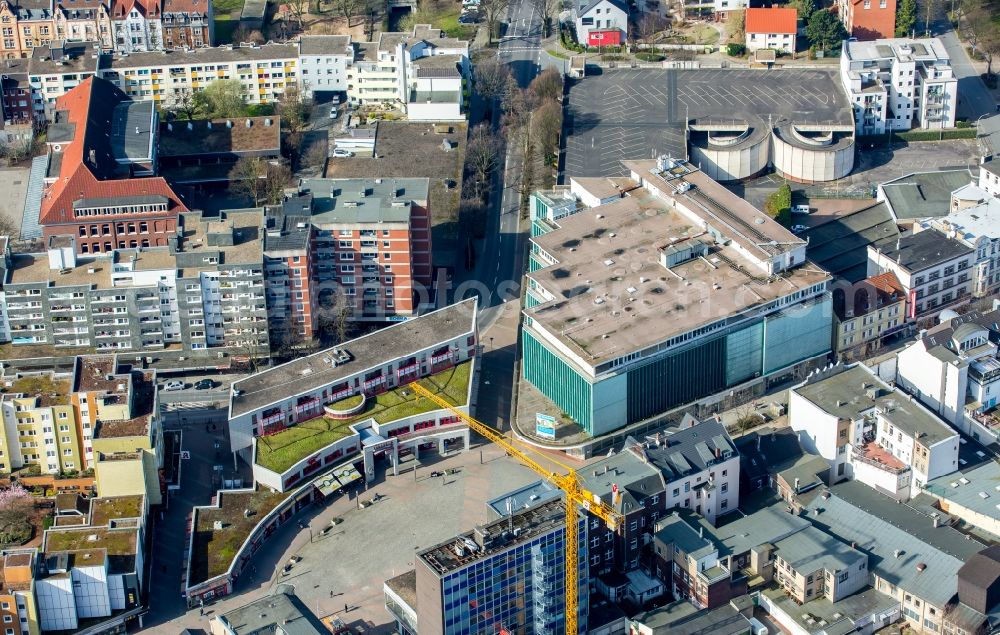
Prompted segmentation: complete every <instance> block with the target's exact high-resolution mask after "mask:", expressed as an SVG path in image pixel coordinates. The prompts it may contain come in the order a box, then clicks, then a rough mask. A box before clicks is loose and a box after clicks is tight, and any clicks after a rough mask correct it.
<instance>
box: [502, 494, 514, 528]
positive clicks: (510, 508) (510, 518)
mask: <svg viewBox="0 0 1000 635" xmlns="http://www.w3.org/2000/svg"><path fill="white" fill-rule="evenodd" d="M504 505H505V506H506V507H507V531H510V532H513V531H514V497H512V496H508V497H507V500H505V501H504Z"/></svg>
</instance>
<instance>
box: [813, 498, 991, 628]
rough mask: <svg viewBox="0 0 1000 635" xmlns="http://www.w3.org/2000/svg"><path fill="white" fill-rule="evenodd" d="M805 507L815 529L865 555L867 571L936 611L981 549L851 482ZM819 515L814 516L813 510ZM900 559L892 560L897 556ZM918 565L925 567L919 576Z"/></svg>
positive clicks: (928, 518)
mask: <svg viewBox="0 0 1000 635" xmlns="http://www.w3.org/2000/svg"><path fill="white" fill-rule="evenodd" d="M830 491H831V494H830V496H829V497H827V498H823V497H821V496H817V497H816V498H814V499H813V500H812V501H811V502H810V503H809V504H808V506H807V509H808V510H809V512H810V513H809V518H810V520H811V521H812V522H813V524H815V525H816V526H817V527H819V528H821V529H823V530H825V531H828V532H829V533H831V534H833V535H835V536H837V537H838V538H840V539H841V540H843V541H844V542H853V543H855V544H856V545H857V548H858V549H860V550H861V551H864V552H865V553H867V554H868V555H869V561H868V568H869V569H870V570H871V571H873V572H875V573H877V574H878V575H879V576H880V577H882V578H884V579H886V580H888V581H889V582H890V583H892V584H894V585H896V586H898V587H900V588H901V589H903V590H904V591H906V592H907V593H911V594H913V595H915V596H917V597H919V598H921V599H923V600H925V601H927V602H929V603H931V604H933V605H934V606H937V607H939V608H940V607H943V606H944V605H945V604H947V603H948V602H949V601H951V599H952V598H953V597H954V596H955V594H956V592H957V589H958V570H959V569H960V568H961V567H962V565H963V564H964V563H965V562H966V561H967V560H968V559H969V558H971V557H972V556H973V555H974V554H975V553H977V552H978V551H979V550H981V549H982V548H983V545H982V544H981V543H979V542H978V541H976V540H971V539H966V538H965V536H964V535H963V534H961V533H959V532H958V531H956V530H955V529H953V528H951V527H948V526H941V527H934V526H933V522H932V519H931V518H930V517H928V516H925V515H924V514H922V513H920V512H918V511H916V510H915V509H913V508H911V507H909V506H907V505H904V504H897V503H896V501H894V500H893V499H891V498H889V497H888V496H884V495H882V494H879V493H878V492H876V491H875V490H873V489H871V488H869V487H867V486H865V485H864V484H862V483H858V482H856V481H847V482H846V483H841V484H840V485H836V486H834V487H833V488H831V490H830ZM817 509H818V510H820V513H819V515H813V513H812V512H813V511H814V510H817ZM897 551H898V552H899V555H898V556H897V555H896V552H897ZM918 564H923V565H925V567H924V569H923V570H922V571H921V570H919V569H918V568H917V565H918Z"/></svg>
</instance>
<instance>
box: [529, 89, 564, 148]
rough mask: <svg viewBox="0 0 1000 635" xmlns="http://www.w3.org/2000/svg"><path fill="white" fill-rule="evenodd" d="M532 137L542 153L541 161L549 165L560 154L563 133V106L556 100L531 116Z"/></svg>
mask: <svg viewBox="0 0 1000 635" xmlns="http://www.w3.org/2000/svg"><path fill="white" fill-rule="evenodd" d="M531 126H532V128H533V131H532V136H533V137H534V138H535V141H536V143H537V146H538V150H539V151H540V152H541V159H542V161H543V162H544V163H545V164H549V163H550V162H551V161H552V159H553V158H554V157H555V156H557V153H558V152H559V133H560V132H561V131H562V106H560V105H559V102H557V101H554V100H551V99H550V100H547V101H545V102H543V103H542V105H540V106H539V107H538V109H537V110H535V112H534V113H532V115H531Z"/></svg>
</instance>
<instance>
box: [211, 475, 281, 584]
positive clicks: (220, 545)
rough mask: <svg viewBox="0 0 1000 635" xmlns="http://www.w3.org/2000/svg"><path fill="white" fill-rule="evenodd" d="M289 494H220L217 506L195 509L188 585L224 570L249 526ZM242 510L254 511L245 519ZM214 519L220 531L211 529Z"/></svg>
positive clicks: (245, 537) (219, 573)
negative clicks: (217, 507) (218, 522)
mask: <svg viewBox="0 0 1000 635" xmlns="http://www.w3.org/2000/svg"><path fill="white" fill-rule="evenodd" d="M289 494H291V492H285V493H283V494H276V493H273V492H269V491H259V492H252V493H246V492H244V493H222V494H221V496H222V504H221V505H220V506H219V509H214V508H207V509H199V510H198V519H197V526H196V527H195V534H194V543H193V545H192V551H193V553H192V554H191V584H197V583H199V582H203V581H205V580H208V579H209V578H213V577H215V576H217V575H221V574H223V573H225V572H226V569H228V568H229V565H230V564H232V562H233V558H235V557H236V552H237V551H239V549H240V546H242V545H243V542H244V541H245V540H246V539H247V536H249V535H250V532H251V531H253V528H254V527H256V526H257V524H258V523H259V522H260V521H261V520H263V519H264V516H267V515H268V514H269V513H270V512H271V510H273V509H274V508H275V507H277V506H278V505H279V504H280V503H281V501H283V500H285V498H287V497H288V495H289ZM244 509H249V510H251V511H253V512H255V513H254V514H253V515H251V516H250V517H249V518H247V517H245V516H244V515H243V510H244ZM217 520H221V521H222V522H223V523H224V526H223V528H222V529H220V530H215V529H213V524H214V523H215V521H217Z"/></svg>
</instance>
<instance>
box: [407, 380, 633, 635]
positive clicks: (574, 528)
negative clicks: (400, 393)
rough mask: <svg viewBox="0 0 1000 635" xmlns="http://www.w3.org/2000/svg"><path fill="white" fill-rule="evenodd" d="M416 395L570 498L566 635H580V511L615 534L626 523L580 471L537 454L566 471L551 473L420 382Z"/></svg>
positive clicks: (415, 383)
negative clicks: (582, 479)
mask: <svg viewBox="0 0 1000 635" xmlns="http://www.w3.org/2000/svg"><path fill="white" fill-rule="evenodd" d="M410 387H411V388H413V390H414V392H416V393H417V394H418V395H420V396H422V397H426V398H427V399H430V400H431V401H433V402H434V403H436V404H437V405H439V406H441V407H442V408H446V409H448V410H450V411H451V412H452V413H453V414H454V415H455V416H457V417H460V418H461V419H462V420H463V421H465V423H467V424H468V425H469V428H471V429H472V430H474V431H476V432H477V433H478V434H480V435H481V436H483V437H485V438H486V439H488V440H490V441H491V442H493V443H495V444H497V445H498V446H500V447H502V448H503V449H504V450H505V451H506V452H507V453H508V454H510V455H511V456H513V457H514V458H516V459H517V460H519V461H520V462H521V463H523V464H524V465H525V466H526V467H528V468H531V469H532V470H534V472H535V473H536V474H538V475H539V476H541V477H542V478H544V479H545V480H547V481H548V482H550V483H552V484H553V485H555V486H556V487H558V488H559V489H560V490H562V491H563V494H565V495H566V635H578V632H577V628H578V627H577V617H578V615H579V610H578V609H579V604H580V600H579V591H580V588H579V586H578V585H579V582H578V580H577V574H578V571H579V558H580V553H579V552H580V545H579V529H580V528H579V526H578V524H577V523H578V522H579V520H578V517H577V511H576V509H577V507H582V508H583V509H585V510H586V511H588V512H590V513H591V514H593V515H594V516H597V517H598V518H600V519H601V520H603V521H604V523H605V524H606V525H607V526H608V528H609V529H611V530H612V531H616V530H617V529H618V526H619V525H621V523H622V521H623V520H624V519H623V517H622V515H621V514H619V513H618V512H617V511H615V509H614V508H613V507H611V506H610V505H608V504H607V503H605V502H604V501H602V500H601V499H600V497H599V496H597V495H596V494H592V493H591V492H588V491H587V490H586V489H584V488H583V486H582V485H581V484H580V478H579V477H578V476H577V474H576V470H574V469H573V468H572V467H569V466H568V465H565V464H563V463H560V462H559V461H557V460H556V459H553V458H551V457H549V456H545V455H542V454H539V453H537V452H534V454H536V455H537V456H540V457H543V458H545V459H546V460H548V461H551V462H552V463H555V464H556V465H558V466H560V467H562V468H563V469H564V470H566V473H565V474H561V473H559V472H557V471H553V470H550V469H547V468H546V467H545V466H544V465H542V464H541V463H539V462H538V461H536V460H535V459H533V458H532V457H531V456H529V455H528V453H527V452H526V451H525V450H522V449H521V448H519V447H517V446H516V445H514V443H513V439H508V438H507V437H506V436H504V435H503V434H502V433H501V432H500V431H499V430H497V429H495V428H493V427H492V426H489V425H486V424H485V423H483V422H482V421H479V420H477V419H474V418H472V417H470V416H469V415H467V414H465V413H464V412H462V411H461V410H459V409H458V408H456V407H455V406H453V405H451V404H450V403H448V402H447V401H445V399H444V398H442V397H441V396H439V395H437V394H435V393H433V392H431V391H430V390H428V389H427V388H424V387H423V386H421V385H420V384H419V383H417V382H413V383H411V384H410Z"/></svg>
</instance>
